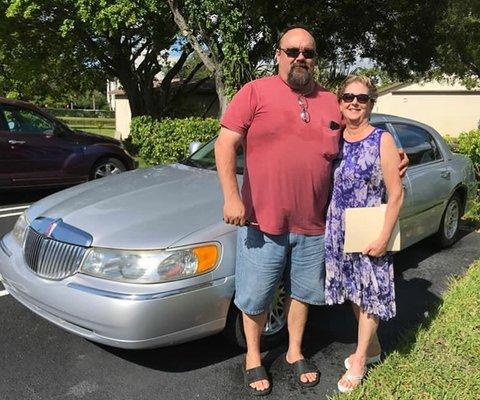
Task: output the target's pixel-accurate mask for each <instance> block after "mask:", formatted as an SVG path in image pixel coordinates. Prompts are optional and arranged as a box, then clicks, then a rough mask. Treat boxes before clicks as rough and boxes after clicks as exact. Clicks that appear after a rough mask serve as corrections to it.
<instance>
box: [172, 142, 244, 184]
mask: <svg viewBox="0 0 480 400" xmlns="http://www.w3.org/2000/svg"><path fill="white" fill-rule="evenodd" d="M216 139H217V138H216V137H215V138H213V139H212V140H210V141H209V142H208V143H206V144H205V145H203V146H202V147H200V148H199V149H198V150H197V151H196V152H195V153H193V154H192V155H191V156H190V157H188V158H187V159H185V160H183V161H182V164H185V165H189V166H192V167H197V168H203V169H209V170H216V169H217V167H216V165H215V149H214V146H215V140H216ZM243 164H244V162H243V147H242V146H239V147H238V150H237V174H240V175H241V174H243Z"/></svg>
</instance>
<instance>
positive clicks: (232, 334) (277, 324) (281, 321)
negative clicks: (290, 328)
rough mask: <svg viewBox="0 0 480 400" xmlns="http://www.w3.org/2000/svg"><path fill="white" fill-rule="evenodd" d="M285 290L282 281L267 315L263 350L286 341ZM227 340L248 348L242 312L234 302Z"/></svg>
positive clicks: (229, 319) (263, 333)
mask: <svg viewBox="0 0 480 400" xmlns="http://www.w3.org/2000/svg"><path fill="white" fill-rule="evenodd" d="M285 298H286V295H285V291H284V289H283V283H281V284H280V285H279V286H278V288H277V291H276V292H275V296H274V299H273V302H272V306H271V308H270V311H269V312H268V315H267V321H266V323H265V327H264V328H263V332H262V337H261V342H260V347H261V349H262V351H264V350H267V349H270V348H272V347H275V346H277V345H279V344H280V343H282V342H283V341H285V339H286V337H287V319H286V313H285ZM224 333H225V335H226V338H227V340H229V341H230V342H231V343H233V344H234V345H236V346H239V347H241V348H242V349H246V348H247V342H246V340H245V334H244V333H243V318H242V313H241V312H240V311H239V310H238V309H237V307H235V305H234V304H233V303H232V306H231V309H230V312H229V315H228V318H227V326H226V327H225V332H224Z"/></svg>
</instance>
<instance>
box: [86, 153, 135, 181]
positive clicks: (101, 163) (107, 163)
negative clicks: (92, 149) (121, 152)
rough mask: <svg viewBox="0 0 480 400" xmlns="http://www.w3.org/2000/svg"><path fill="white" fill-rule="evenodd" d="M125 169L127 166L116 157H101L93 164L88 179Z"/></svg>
mask: <svg viewBox="0 0 480 400" xmlns="http://www.w3.org/2000/svg"><path fill="white" fill-rule="evenodd" d="M126 170H127V167H126V166H125V164H124V163H123V162H121V161H120V160H119V159H118V158H113V157H109V158H102V159H100V160H98V161H97V162H96V163H95V164H94V165H93V167H92V171H91V172H90V180H93V179H99V178H103V177H105V176H109V175H116V174H119V173H121V172H124V171H126Z"/></svg>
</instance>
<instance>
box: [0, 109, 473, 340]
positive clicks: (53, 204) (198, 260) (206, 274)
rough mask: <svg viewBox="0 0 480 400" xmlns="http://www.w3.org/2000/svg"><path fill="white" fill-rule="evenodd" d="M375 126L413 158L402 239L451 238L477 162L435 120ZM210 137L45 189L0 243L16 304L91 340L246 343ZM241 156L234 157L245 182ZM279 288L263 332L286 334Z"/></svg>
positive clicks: (2, 270) (0, 271)
mask: <svg viewBox="0 0 480 400" xmlns="http://www.w3.org/2000/svg"><path fill="white" fill-rule="evenodd" d="M372 123H373V124H374V125H376V126H379V127H383V128H385V129H386V130H388V131H390V132H392V133H393V134H394V135H395V138H396V141H397V144H398V145H399V146H401V147H403V148H404V150H405V151H406V153H407V154H408V155H409V158H410V167H409V169H408V172H407V175H406V177H405V178H404V181H403V184H404V187H405V193H406V196H405V201H404V205H403V209H402V212H401V227H402V247H403V248H405V247H407V246H410V245H411V244H413V243H415V242H418V241H419V240H421V239H423V238H425V237H427V236H430V235H433V234H436V235H437V236H438V243H440V244H441V245H442V246H449V245H451V244H453V243H454V241H455V239H456V238H457V233H458V229H459V220H460V217H461V216H462V214H463V213H464V211H465V209H466V207H468V203H469V199H470V198H471V197H472V196H473V195H474V193H475V190H476V183H475V177H474V172H473V167H472V164H471V162H470V161H469V160H468V159H467V158H466V157H464V156H462V155H458V154H453V153H452V152H451V151H450V150H449V149H448V147H447V145H446V144H445V142H444V140H443V139H442V138H441V137H440V135H439V134H438V133H437V132H435V131H434V130H433V129H432V128H430V127H428V126H426V125H423V124H420V123H418V122H415V121H411V120H407V119H404V118H398V117H394V116H389V115H373V116H372ZM213 145H214V141H213V140H212V141H211V142H209V143H207V144H205V145H204V146H203V147H201V148H200V149H199V150H198V151H196V152H195V153H194V154H193V155H192V156H191V157H189V158H188V159H186V160H185V161H183V162H181V163H178V164H172V165H160V166H156V167H153V168H150V169H145V170H138V171H131V172H128V173H124V174H120V175H118V176H112V177H109V178H107V179H101V180H98V181H94V182H89V183H85V184H82V185H79V186H76V187H73V188H70V189H67V190H64V191H62V192H59V193H56V194H54V195H52V196H49V197H47V198H45V199H43V200H41V201H39V202H37V203H35V204H33V205H32V206H30V208H29V209H28V210H27V211H26V212H25V213H24V214H23V215H22V216H21V217H20V218H19V219H18V221H17V223H16V225H15V227H14V229H13V231H12V232H10V233H8V234H7V235H6V236H4V237H3V239H2V240H1V243H0V244H1V250H0V277H1V279H2V280H3V282H4V286H5V288H6V289H7V290H8V292H9V293H10V294H11V295H12V296H13V297H14V298H16V299H17V300H18V301H19V302H20V303H22V304H24V305H25V306H26V307H28V308H29V309H31V310H32V311H33V312H35V313H37V314H38V315H40V316H42V317H44V318H45V319H47V320H48V321H50V322H53V323H54V324H56V325H58V326H60V327H61V328H63V329H66V330H67V331H69V332H72V333H75V334H77V335H80V336H83V337H85V338H88V339H90V340H92V341H95V342H99V343H103V344H107V345H110V346H114V347H120V348H129V349H141V348H152V347H159V346H166V345H171V344H174V343H180V342H185V341H189V340H193V339H196V338H200V337H203V336H207V335H211V334H214V333H217V332H220V331H222V330H226V334H227V337H229V338H230V339H233V341H235V342H236V343H238V344H240V345H244V338H243V335H242V326H241V318H239V313H238V310H237V309H236V308H235V306H234V305H233V302H232V298H233V295H234V269H235V244H236V230H235V228H234V227H233V226H230V225H226V224H225V223H223V222H222V205H223V198H222V195H221V189H220V185H219V181H218V178H217V173H216V171H215V160H214V151H213ZM242 170H243V156H242V154H239V156H238V180H239V183H241V182H240V181H241V180H242V175H241V173H242ZM283 300H284V295H283V291H282V287H281V285H280V287H279V289H278V291H277V295H276V297H275V300H274V302H273V304H272V307H271V311H270V313H269V317H268V321H267V324H266V326H265V329H264V334H263V340H264V341H265V343H266V344H267V345H268V344H272V343H275V342H276V341H278V340H279V339H282V338H283V336H284V333H285V315H284V309H283Z"/></svg>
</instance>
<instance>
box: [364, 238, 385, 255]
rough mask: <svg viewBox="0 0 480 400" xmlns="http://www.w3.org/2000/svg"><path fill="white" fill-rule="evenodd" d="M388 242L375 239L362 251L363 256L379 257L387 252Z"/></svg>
mask: <svg viewBox="0 0 480 400" xmlns="http://www.w3.org/2000/svg"><path fill="white" fill-rule="evenodd" d="M387 246H388V240H383V239H377V240H374V241H373V242H372V243H370V244H369V245H368V246H367V247H365V250H363V251H362V254H363V255H364V256H370V257H381V256H383V255H385V253H386V252H387Z"/></svg>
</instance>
